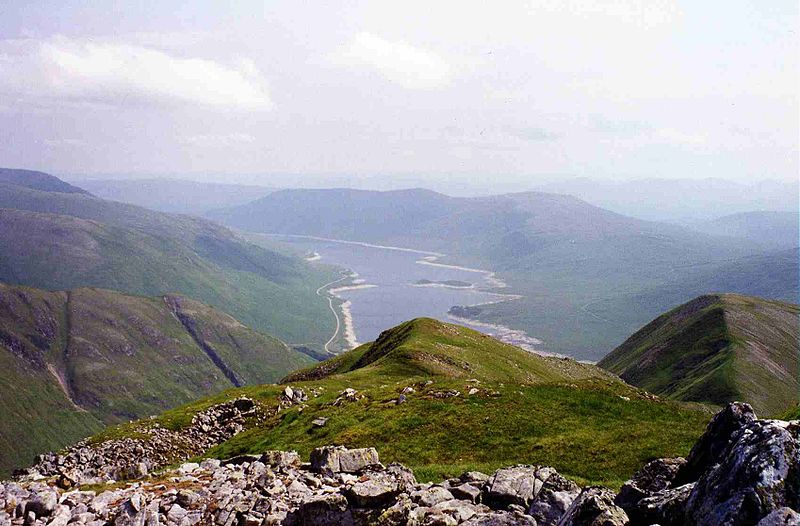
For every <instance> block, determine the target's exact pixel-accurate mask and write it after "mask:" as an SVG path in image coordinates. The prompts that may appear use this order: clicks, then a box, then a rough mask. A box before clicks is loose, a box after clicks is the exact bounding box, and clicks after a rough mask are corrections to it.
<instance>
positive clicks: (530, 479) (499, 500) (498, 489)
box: [482, 465, 557, 510]
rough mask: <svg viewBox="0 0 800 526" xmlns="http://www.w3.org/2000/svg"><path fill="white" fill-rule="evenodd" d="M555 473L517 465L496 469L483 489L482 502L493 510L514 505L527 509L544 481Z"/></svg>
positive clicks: (549, 468) (539, 468)
mask: <svg viewBox="0 0 800 526" xmlns="http://www.w3.org/2000/svg"><path fill="white" fill-rule="evenodd" d="M554 473H557V472H556V470H554V469H553V468H551V467H542V466H528V465H517V466H512V467H509V468H502V469H498V470H497V471H495V472H494V474H492V476H491V477H489V479H488V480H487V481H486V484H485V485H484V487H483V494H482V502H483V503H485V504H487V505H488V506H490V507H491V508H494V509H505V508H507V507H508V506H509V505H512V504H516V505H518V506H522V507H523V508H524V509H526V510H527V509H528V507H529V506H530V505H531V502H533V498H534V497H535V496H536V495H537V494H538V493H539V491H540V490H541V489H542V486H544V481H545V480H547V478H548V477H550V476H551V475H552V474H554Z"/></svg>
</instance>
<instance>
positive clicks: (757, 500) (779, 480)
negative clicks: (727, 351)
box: [686, 404, 800, 526]
mask: <svg viewBox="0 0 800 526" xmlns="http://www.w3.org/2000/svg"><path fill="white" fill-rule="evenodd" d="M731 405H733V404H731ZM729 407H730V406H729ZM693 452H694V450H693ZM707 457H708V458H712V459H713V460H714V465H712V466H711V467H709V469H708V470H706V471H705V472H704V473H702V475H701V476H700V478H699V479H698V481H697V483H696V484H695V486H694V489H693V490H692V493H691V495H690V496H689V499H688V501H687V504H686V513H687V518H688V520H690V521H694V522H695V523H696V524H699V525H705V524H708V525H717V526H722V525H728V524H731V525H733V524H755V523H757V522H758V521H759V520H761V519H762V518H763V517H765V516H767V515H768V514H770V513H771V512H773V511H774V510H777V509H780V508H784V507H789V508H793V509H798V507H800V424H798V423H797V422H793V423H792V422H782V421H779V420H748V421H745V422H744V423H743V424H742V426H741V428H739V429H738V430H735V431H733V432H732V433H731V439H730V440H729V441H728V445H727V449H724V450H723V449H716V450H715V451H714V455H711V454H708V455H707Z"/></svg>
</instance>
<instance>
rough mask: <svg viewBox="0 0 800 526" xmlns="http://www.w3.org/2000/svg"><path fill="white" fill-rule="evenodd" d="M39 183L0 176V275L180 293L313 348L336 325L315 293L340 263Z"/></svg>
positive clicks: (57, 286) (66, 285) (41, 283)
mask: <svg viewBox="0 0 800 526" xmlns="http://www.w3.org/2000/svg"><path fill="white" fill-rule="evenodd" d="M26 173H27V172H26ZM45 175H46V174H40V175H33V176H30V178H28V179H25V180H26V181H37V180H39V179H41V178H43V177H45ZM47 177H50V176H47ZM53 179H54V178H53ZM47 180H48V181H51V182H52V180H51V179H47ZM55 180H56V181H58V180H57V179H55ZM31 186H35V185H34V183H31V184H27V185H22V184H20V182H19V180H18V179H17V180H15V182H14V183H13V184H12V183H8V182H5V183H3V182H0V246H2V247H3V250H2V252H0V281H4V282H7V283H12V284H20V285H28V286H32V287H38V288H44V289H50V290H66V289H72V288H77V287H86V286H91V287H101V288H107V289H114V290H119V291H122V292H126V293H130V294H140V295H147V296H155V295H162V294H168V293H180V294H184V295H186V296H189V297H192V298H196V299H198V300H201V301H204V302H206V303H208V304H210V305H213V306H214V307H216V308H219V309H221V310H223V311H224V312H227V313H230V314H232V315H234V316H236V318H237V319H239V320H241V321H242V322H243V323H245V324H247V325H248V326H250V327H253V328H255V329H257V330H261V331H264V332H267V333H270V334H274V335H276V336H277V337H279V338H281V339H282V340H284V341H287V342H291V343H297V344H303V345H306V346H309V347H312V348H321V346H322V343H323V342H325V341H326V340H327V339H328V337H329V336H330V333H331V332H332V331H333V326H334V320H333V319H332V316H331V315H330V313H329V311H328V306H327V302H326V301H324V300H323V299H322V298H320V297H319V296H317V295H316V294H315V290H316V288H317V287H319V286H320V285H322V284H323V283H326V282H328V281H330V280H331V276H333V274H334V272H333V271H332V270H326V269H324V268H322V267H311V266H309V265H307V264H306V263H305V262H303V261H302V260H301V259H299V258H293V257H288V256H284V255H281V254H279V253H277V252H274V251H270V250H267V249H264V248H261V247H258V246H255V245H253V244H250V243H248V242H246V241H244V240H243V239H242V238H240V237H239V236H237V235H235V234H234V233H233V232H231V231H230V230H228V229H227V228H224V227H221V226H219V225H217V224H214V223H212V222H210V221H207V220H204V219H199V218H194V217H190V216H183V215H174V214H166V213H160V212H154V211H151V210H147V209H145V208H141V207H138V206H133V205H128V204H124V203H118V202H113V201H106V200H103V199H100V198H97V197H94V196H91V195H88V194H86V193H80V192H71V191H70V192H68V193H67V192H61V191H42V190H38V189H34V188H31Z"/></svg>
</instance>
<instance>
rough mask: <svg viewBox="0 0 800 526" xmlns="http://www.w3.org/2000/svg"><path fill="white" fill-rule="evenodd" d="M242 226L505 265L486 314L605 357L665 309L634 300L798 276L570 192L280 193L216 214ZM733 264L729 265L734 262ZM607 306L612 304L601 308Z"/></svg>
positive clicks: (549, 345) (780, 285)
mask: <svg viewBox="0 0 800 526" xmlns="http://www.w3.org/2000/svg"><path fill="white" fill-rule="evenodd" d="M210 217H214V218H216V219H218V220H220V221H222V222H224V223H226V224H228V225H230V226H233V227H235V228H239V229H242V230H250V231H257V232H266V233H284V234H301V235H313V236H320V237H329V238H337V239H346V240H353V241H366V242H373V243H379V244H388V245H395V246H405V247H410V248H417V249H426V250H432V251H437V252H443V253H445V254H447V255H448V258H446V261H450V262H454V263H458V264H466V265H468V266H478V267H481V268H486V269H491V270H493V271H496V272H498V274H499V276H500V277H501V278H503V279H504V280H505V281H506V282H507V283H508V284H509V290H510V291H513V292H515V293H519V294H521V295H522V296H523V298H522V299H521V300H519V301H513V302H505V303H498V304H494V305H485V306H481V307H479V308H477V309H471V310H472V312H476V313H477V314H476V316H477V317H478V318H479V319H480V320H481V321H488V322H492V323H500V324H502V325H506V326H511V327H513V328H516V329H523V330H525V331H526V332H528V334H530V335H531V336H534V337H536V338H538V339H540V340H542V341H543V342H544V343H543V344H542V346H541V348H542V349H543V350H546V351H551V352H557V353H561V354H569V355H570V356H574V357H578V358H581V359H586V360H598V359H600V358H601V357H602V356H604V355H605V354H607V353H608V352H609V351H610V350H611V349H613V348H614V347H615V346H616V345H618V344H620V343H621V342H622V341H623V340H624V339H625V338H626V337H627V336H628V335H629V334H630V333H631V332H632V331H633V330H635V329H636V328H637V327H639V326H641V324H642V323H644V322H645V321H646V320H648V319H652V318H653V317H654V316H656V315H658V314H659V313H660V312H663V310H664V309H663V308H660V307H662V305H663V304H659V305H658V307H656V306H651V305H647V304H644V305H642V304H636V305H630V306H629V305H627V304H626V303H625V300H626V299H627V298H630V297H631V296H635V295H639V294H648V293H653V292H655V291H663V290H665V289H666V290H668V291H669V292H670V296H669V301H671V303H668V304H667V305H675V304H679V303H681V302H684V301H687V300H689V299H691V298H692V297H694V296H696V295H697V294H698V292H697V291H696V286H700V287H701V290H700V293H703V292H708V291H713V290H718V289H714V288H711V285H712V283H711V282H710V281H709V279H710V278H712V277H715V276H719V275H721V273H722V272H729V273H730V276H732V277H735V279H730V280H729V282H728V284H727V285H728V286H729V287H730V288H726V289H721V290H723V291H726V292H739V293H745V294H765V295H767V296H771V297H774V298H775V299H783V300H786V299H791V298H792V294H793V291H794V290H796V282H795V280H793V279H791V275H784V276H782V277H781V276H776V277H775V278H773V284H772V290H770V291H764V290H763V287H754V283H756V282H757V280H756V279H754V274H753V272H756V273H758V272H760V269H759V268H754V267H752V266H750V265H748V264H747V262H748V261H749V260H748V258H752V257H754V256H756V255H763V250H762V247H760V246H756V245H755V244H754V243H753V242H751V241H748V240H745V239H736V238H730V237H724V236H715V235H709V234H704V233H700V232H695V231H692V230H690V229H687V228H684V227H680V226H676V225H671V224H666V223H657V222H650V221H643V220H639V219H635V218H631V217H626V216H623V215H620V214H617V213H614V212H611V211H608V210H604V209H602V208H598V207H596V206H593V205H590V204H589V203H586V202H585V201H582V200H580V199H577V198H575V197H571V196H567V195H558V194H547V193H541V192H526V193H520V194H507V195H499V196H493V197H480V198H454V197H448V196H445V195H442V194H438V193H435V192H431V191H428V190H404V191H391V192H371V191H361V190H342V189H333V190H284V191H279V192H275V193H273V194H270V195H268V196H266V197H264V198H262V199H259V200H257V201H254V202H253V203H250V204H247V205H243V206H241V207H235V208H232V209H229V210H226V211H217V212H214V213H213V214H211V215H210ZM730 267H733V268H730ZM607 306H610V308H606V307H607Z"/></svg>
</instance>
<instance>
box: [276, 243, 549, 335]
mask: <svg viewBox="0 0 800 526" xmlns="http://www.w3.org/2000/svg"><path fill="white" fill-rule="evenodd" d="M280 239H281V241H284V242H289V243H290V244H291V245H292V246H294V247H296V248H297V249H298V250H301V251H303V252H308V253H312V252H314V253H316V254H318V255H319V259H318V261H319V262H320V263H327V264H332V265H337V266H340V267H344V268H346V269H349V270H351V271H353V272H355V273H357V274H358V276H357V277H356V278H355V279H354V280H353V281H354V282H355V284H356V285H372V287H370V288H361V289H354V290H339V291H336V290H334V292H335V294H336V295H337V296H338V297H340V298H341V299H343V300H346V301H349V303H350V304H349V311H350V313H351V316H352V325H353V329H354V330H355V338H356V340H357V341H358V342H365V341H371V340H374V339H375V338H376V337H377V336H378V334H380V332H381V331H383V330H385V329H388V328H390V327H394V326H395V325H397V324H399V323H401V322H403V321H407V320H410V319H412V318H418V317H421V316H427V317H432V318H437V319H440V320H444V321H451V322H452V321H454V319H453V318H450V317H449V316H448V310H449V309H450V308H451V307H452V306H454V305H476V304H481V303H487V302H496V301H499V300H503V299H507V298H509V297H510V296H509V295H507V294H502V295H501V294H497V293H492V292H488V291H487V290H485V289H487V288H490V287H496V286H497V285H498V282H497V280H496V279H494V278H493V277H492V275H491V274H490V273H489V272H487V271H475V270H472V271H470V270H469V269H460V268H452V267H446V266H436V265H431V264H429V262H430V261H428V262H426V261H425V258H426V257H427V258H428V259H429V260H430V256H431V254H430V253H412V252H406V251H401V250H392V249H389V248H377V247H370V246H363V245H357V244H349V243H342V242H336V241H323V240H309V239H306V238H291V237H281V238H280ZM420 280H429V281H433V282H443V281H448V280H456V281H461V282H466V283H470V284H472V286H473V287H475V288H470V289H456V288H448V287H444V286H419V285H416V286H415V284H416V283H417V282H418V281H420ZM347 284H348V283H342V284H337V285H334V287H340V286H342V285H347ZM346 308H347V307H346ZM457 322H458V323H461V324H463V325H470V326H472V327H473V328H476V329H478V330H480V331H482V332H485V333H487V334H490V335H493V336H496V337H499V338H501V339H503V340H505V341H508V342H509V343H514V344H517V345H526V346H528V347H532V345H535V344H536V343H539V342H538V341H537V340H535V339H534V338H530V337H527V335H525V334H524V333H521V332H519V331H512V330H510V329H508V328H506V327H503V326H499V325H488V324H480V323H477V324H476V323H472V322H467V321H466V320H461V319H459V320H457Z"/></svg>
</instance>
